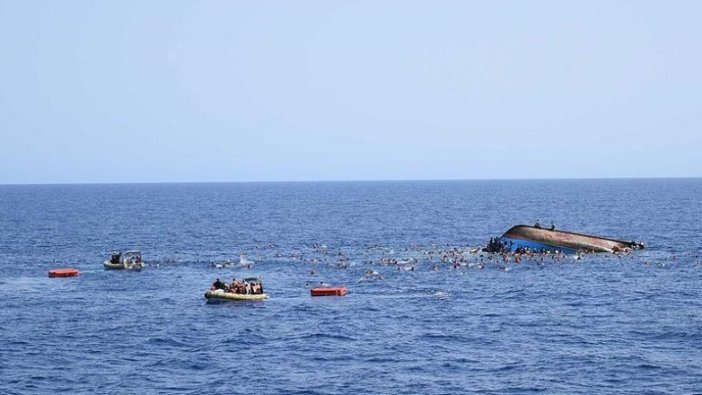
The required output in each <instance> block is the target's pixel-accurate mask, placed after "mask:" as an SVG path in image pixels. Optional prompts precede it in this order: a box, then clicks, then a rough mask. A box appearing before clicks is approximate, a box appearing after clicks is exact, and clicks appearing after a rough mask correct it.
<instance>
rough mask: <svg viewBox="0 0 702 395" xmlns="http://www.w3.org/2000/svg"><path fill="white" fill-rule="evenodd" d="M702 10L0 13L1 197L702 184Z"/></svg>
mask: <svg viewBox="0 0 702 395" xmlns="http://www.w3.org/2000/svg"><path fill="white" fill-rule="evenodd" d="M700 14H702V3H698V2H692V1H689V2H685V1H680V2H674V3H667V4H664V3H660V2H643V1H642V2H629V1H617V2H614V1H588V2H556V1H534V2H516V1H499V2H489V3H484V2H461V1H456V2H453V1H441V2H435V3H429V2H400V1H383V2H370V1H359V2H341V1H330V2H326V1H325V2H322V1H294V2H243V1H242V2H227V1H208V2H190V1H151V2H137V1H124V2H88V1H66V2H51V1H27V2H19V1H2V0H0V50H1V51H2V54H3V61H2V62H0V137H1V138H2V144H0V184H13V183H92V182H101V183H102V182H106V183H110V182H181V181H187V182H190V181H298V180H388V179H501V178H508V179H514V178H517V179H519V178H600V177H699V176H702V172H701V171H700V170H701V169H702V159H701V156H700V155H699V154H698V150H699V147H700V145H702V137H701V135H700V131H699V130H700V127H701V126H702V113H701V111H700V108H702V77H701V76H700V72H699V70H702V61H701V60H702V55H700V54H701V53H702V52H701V51H700V48H702V45H701V44H702V42H701V41H702V26H700V24H699V23H698V21H697V19H698V16H699V15H700Z"/></svg>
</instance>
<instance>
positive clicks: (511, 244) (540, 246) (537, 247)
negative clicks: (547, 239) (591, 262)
mask: <svg viewBox="0 0 702 395" xmlns="http://www.w3.org/2000/svg"><path fill="white" fill-rule="evenodd" d="M500 241H501V242H503V243H504V244H505V245H506V246H507V248H508V249H509V250H510V251H512V252H515V251H517V249H519V248H528V249H529V250H531V251H542V250H543V251H549V252H555V251H560V252H563V253H565V254H575V253H576V252H577V251H576V250H575V249H574V248H569V247H563V246H557V245H553V244H547V243H542V242H538V241H534V240H521V239H512V238H510V237H504V236H502V237H500Z"/></svg>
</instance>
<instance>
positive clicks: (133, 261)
mask: <svg viewBox="0 0 702 395" xmlns="http://www.w3.org/2000/svg"><path fill="white" fill-rule="evenodd" d="M102 266H103V267H104V268H105V270H133V271H139V270H141V269H143V268H144V267H146V264H145V263H144V261H142V260H141V251H137V250H131V251H127V252H125V253H124V254H122V253H121V252H119V251H115V252H113V253H112V256H111V257H110V260H107V261H105V262H104V263H103V264H102Z"/></svg>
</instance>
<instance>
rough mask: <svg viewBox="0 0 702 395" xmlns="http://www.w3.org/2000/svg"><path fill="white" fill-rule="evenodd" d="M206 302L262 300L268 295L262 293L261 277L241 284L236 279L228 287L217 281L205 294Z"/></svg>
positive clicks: (243, 281)
mask: <svg viewBox="0 0 702 395" xmlns="http://www.w3.org/2000/svg"><path fill="white" fill-rule="evenodd" d="M205 299H207V301H208V302H216V301H227V300H234V301H236V300H240V301H241V300H244V301H245V300H264V299H268V294H265V293H263V282H262V280H261V277H249V278H245V279H243V280H242V281H241V282H240V281H237V280H236V279H235V280H234V281H233V282H232V283H231V284H229V285H227V284H226V283H224V282H222V281H220V280H219V279H217V280H216V281H215V282H214V283H212V287H211V288H210V289H209V290H207V292H205Z"/></svg>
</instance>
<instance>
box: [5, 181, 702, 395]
mask: <svg viewBox="0 0 702 395" xmlns="http://www.w3.org/2000/svg"><path fill="white" fill-rule="evenodd" d="M536 219H539V220H541V222H542V223H550V221H551V220H553V221H554V222H555V224H556V226H557V227H558V228H562V229H570V230H577V231H583V232H587V233H592V234H598V235H607V236H613V237H617V238H623V239H626V240H643V241H645V242H646V243H647V245H648V246H649V248H648V249H646V250H643V251H639V252H636V253H635V254H634V255H632V256H627V257H623V258H617V257H614V256H611V255H589V256H586V257H585V258H584V259H582V260H574V259H571V258H566V259H565V260H562V261H554V260H550V259H547V260H546V262H545V263H544V264H538V263H537V262H531V261H527V262H522V263H521V264H515V263H509V264H506V265H505V264H502V263H497V262H494V263H493V262H491V261H486V264H485V266H484V269H478V268H477V266H476V265H472V264H471V265H470V266H467V267H461V268H458V269H454V268H453V267H452V266H451V265H447V264H439V260H438V257H437V256H436V255H437V254H433V255H429V254H428V252H430V251H431V252H437V251H442V250H446V249H449V248H459V249H462V250H465V251H467V250H468V249H470V248H473V247H476V246H479V245H483V244H484V243H485V242H486V241H487V240H488V239H489V238H490V237H493V236H499V235H501V234H502V232H504V231H505V230H506V229H508V228H509V227H510V226H512V225H514V224H517V223H532V222H533V221H535V220H536ZM130 248H137V249H141V250H142V251H143V255H144V260H145V261H147V262H151V263H159V266H160V267H159V268H149V269H145V270H144V271H142V272H138V273H132V272H115V271H104V270H103V269H102V266H101V263H102V262H103V261H104V260H105V259H106V258H107V257H108V255H109V253H110V251H112V250H114V249H119V250H126V249H130ZM240 252H244V253H246V256H247V257H248V258H249V259H251V260H253V261H255V264H254V267H253V268H251V269H247V268H241V267H234V268H225V269H214V268H211V267H210V265H209V264H210V263H212V262H221V261H223V260H225V259H228V258H231V259H234V260H236V259H237V258H238V255H239V253H240ZM701 256H702V180H700V179H671V180H578V181H455V182H439V181H437V182H349V183H251V184H246V183H242V184H172V185H171V184H157V185H61V186H59V185H55V186H0V268H2V271H3V276H2V277H1V278H0V306H1V308H0V393H3V394H6V393H7V394H34V393H42V394H46V393H60V392H63V393H71V394H73V393H104V394H130V393H133V394H157V393H162V394H171V393H189V394H203V393H210V394H232V393H233V394H238V393H241V394H250V393H260V394H269V393H284V394H295V393H300V394H303V393H304V394H317V393H319V394H325V393H386V394H400V393H416V394H455V393H485V394H520V393H554V394H593V393H628V394H644V393H651V394H686V393H687V394H689V393H702V291H701V290H700V286H701V285H702V258H701ZM340 257H343V258H344V259H345V261H346V262H347V265H346V268H341V267H339V262H340ZM388 258H393V259H397V260H399V261H406V260H408V259H411V258H416V259H418V263H417V264H416V265H414V266H415V267H416V271H414V272H408V271H398V266H395V265H382V264H380V262H381V261H382V260H383V259H388ZM479 259H480V256H479V255H471V256H469V257H468V260H469V262H472V263H476V262H478V261H479ZM484 259H486V257H484ZM435 265H438V267H437V269H438V270H433V269H434V266H435ZM62 266H72V267H76V268H79V269H80V270H81V273H82V274H81V276H80V277H77V278H69V279H50V278H48V277H47V275H46V272H47V270H48V269H50V268H54V267H62ZM403 267H405V265H400V268H403ZM367 270H376V271H378V272H380V273H382V275H383V276H384V279H383V280H379V281H361V280H362V278H363V275H364V273H365V272H366V271H367ZM312 273H313V274H312ZM251 275H262V276H263V278H264V282H265V286H266V292H267V293H269V294H270V295H271V299H269V300H266V301H264V302H257V303H228V304H219V305H212V304H206V303H205V299H204V298H203V293H204V291H205V290H206V289H207V288H208V287H209V284H210V283H211V282H212V281H213V280H214V279H215V277H220V278H222V279H224V280H231V279H232V278H234V277H237V278H241V277H244V276H251ZM322 281H324V282H327V283H332V284H342V285H346V286H347V287H348V288H349V294H348V295H347V296H346V297H343V298H334V297H332V298H311V297H310V296H309V291H308V289H307V288H306V287H307V286H308V285H310V284H318V283H319V282H322Z"/></svg>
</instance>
